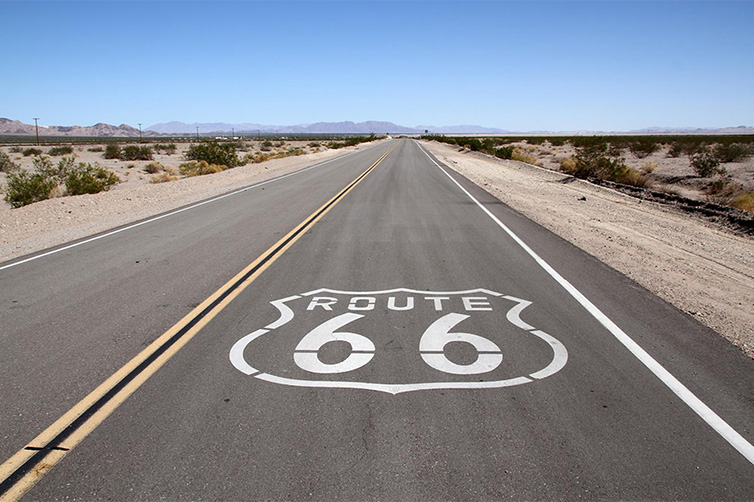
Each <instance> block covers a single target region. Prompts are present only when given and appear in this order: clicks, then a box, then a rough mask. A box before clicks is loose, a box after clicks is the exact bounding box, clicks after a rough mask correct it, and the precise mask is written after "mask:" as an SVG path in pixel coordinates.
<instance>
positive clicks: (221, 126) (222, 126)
mask: <svg viewBox="0 0 754 502" xmlns="http://www.w3.org/2000/svg"><path fill="white" fill-rule="evenodd" d="M147 130H148V131H154V132H158V133H160V134H194V133H196V132H197V131H198V132H199V133H200V134H202V133H204V134H207V133H229V132H235V133H239V134H250V133H257V132H259V133H266V134H270V133H276V134H281V133H289V134H371V133H375V134H386V133H392V134H423V133H424V132H425V131H429V132H430V133H436V134H452V133H455V134H502V133H506V132H509V131H503V130H502V129H495V128H490V127H482V126H476V125H458V126H444V127H436V126H423V125H419V126H416V127H406V126H402V125H398V124H394V123H392V122H380V121H376V120H370V121H367V122H351V121H346V122H316V123H314V124H297V125H288V126H279V125H264V124H250V123H240V124H228V123H224V122H202V123H193V124H187V123H185V122H167V123H162V124H155V125H151V126H149V127H147Z"/></svg>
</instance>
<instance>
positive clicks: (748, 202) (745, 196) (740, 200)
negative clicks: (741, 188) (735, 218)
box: [731, 192, 754, 213]
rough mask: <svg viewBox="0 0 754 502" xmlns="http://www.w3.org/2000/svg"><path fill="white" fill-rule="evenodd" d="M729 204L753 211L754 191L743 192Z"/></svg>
mask: <svg viewBox="0 0 754 502" xmlns="http://www.w3.org/2000/svg"><path fill="white" fill-rule="evenodd" d="M731 206H733V207H735V208H738V209H743V210H744V211H749V212H753V213H754V192H744V193H742V194H741V195H739V196H738V197H736V198H735V199H733V202H732V203H731Z"/></svg>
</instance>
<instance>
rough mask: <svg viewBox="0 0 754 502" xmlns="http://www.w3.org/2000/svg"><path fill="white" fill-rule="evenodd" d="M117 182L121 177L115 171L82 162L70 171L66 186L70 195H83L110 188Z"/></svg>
mask: <svg viewBox="0 0 754 502" xmlns="http://www.w3.org/2000/svg"><path fill="white" fill-rule="evenodd" d="M117 183H120V178H118V176H117V175H116V174H115V173H114V172H112V171H110V170H109V169H105V168H104V167H102V166H92V165H91V164H84V163H83V162H82V163H81V164H79V165H78V167H76V168H74V169H72V170H71V171H70V172H69V173H68V176H67V177H66V179H65V188H66V190H68V194H69V195H83V194H87V193H99V192H102V191H105V190H109V189H110V187H112V186H113V185H116V184H117Z"/></svg>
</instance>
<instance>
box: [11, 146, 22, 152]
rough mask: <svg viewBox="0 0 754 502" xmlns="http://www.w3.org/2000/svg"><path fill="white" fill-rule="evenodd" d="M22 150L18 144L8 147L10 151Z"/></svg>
mask: <svg viewBox="0 0 754 502" xmlns="http://www.w3.org/2000/svg"><path fill="white" fill-rule="evenodd" d="M22 151H23V150H22V149H21V147H20V146H12V147H11V148H10V153H21V152H22Z"/></svg>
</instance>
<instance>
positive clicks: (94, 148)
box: [87, 146, 105, 153]
mask: <svg viewBox="0 0 754 502" xmlns="http://www.w3.org/2000/svg"><path fill="white" fill-rule="evenodd" d="M87 150H88V151H90V152H95V153H99V152H104V151H105V149H104V148H102V147H101V146H93V147H91V148H87Z"/></svg>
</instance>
